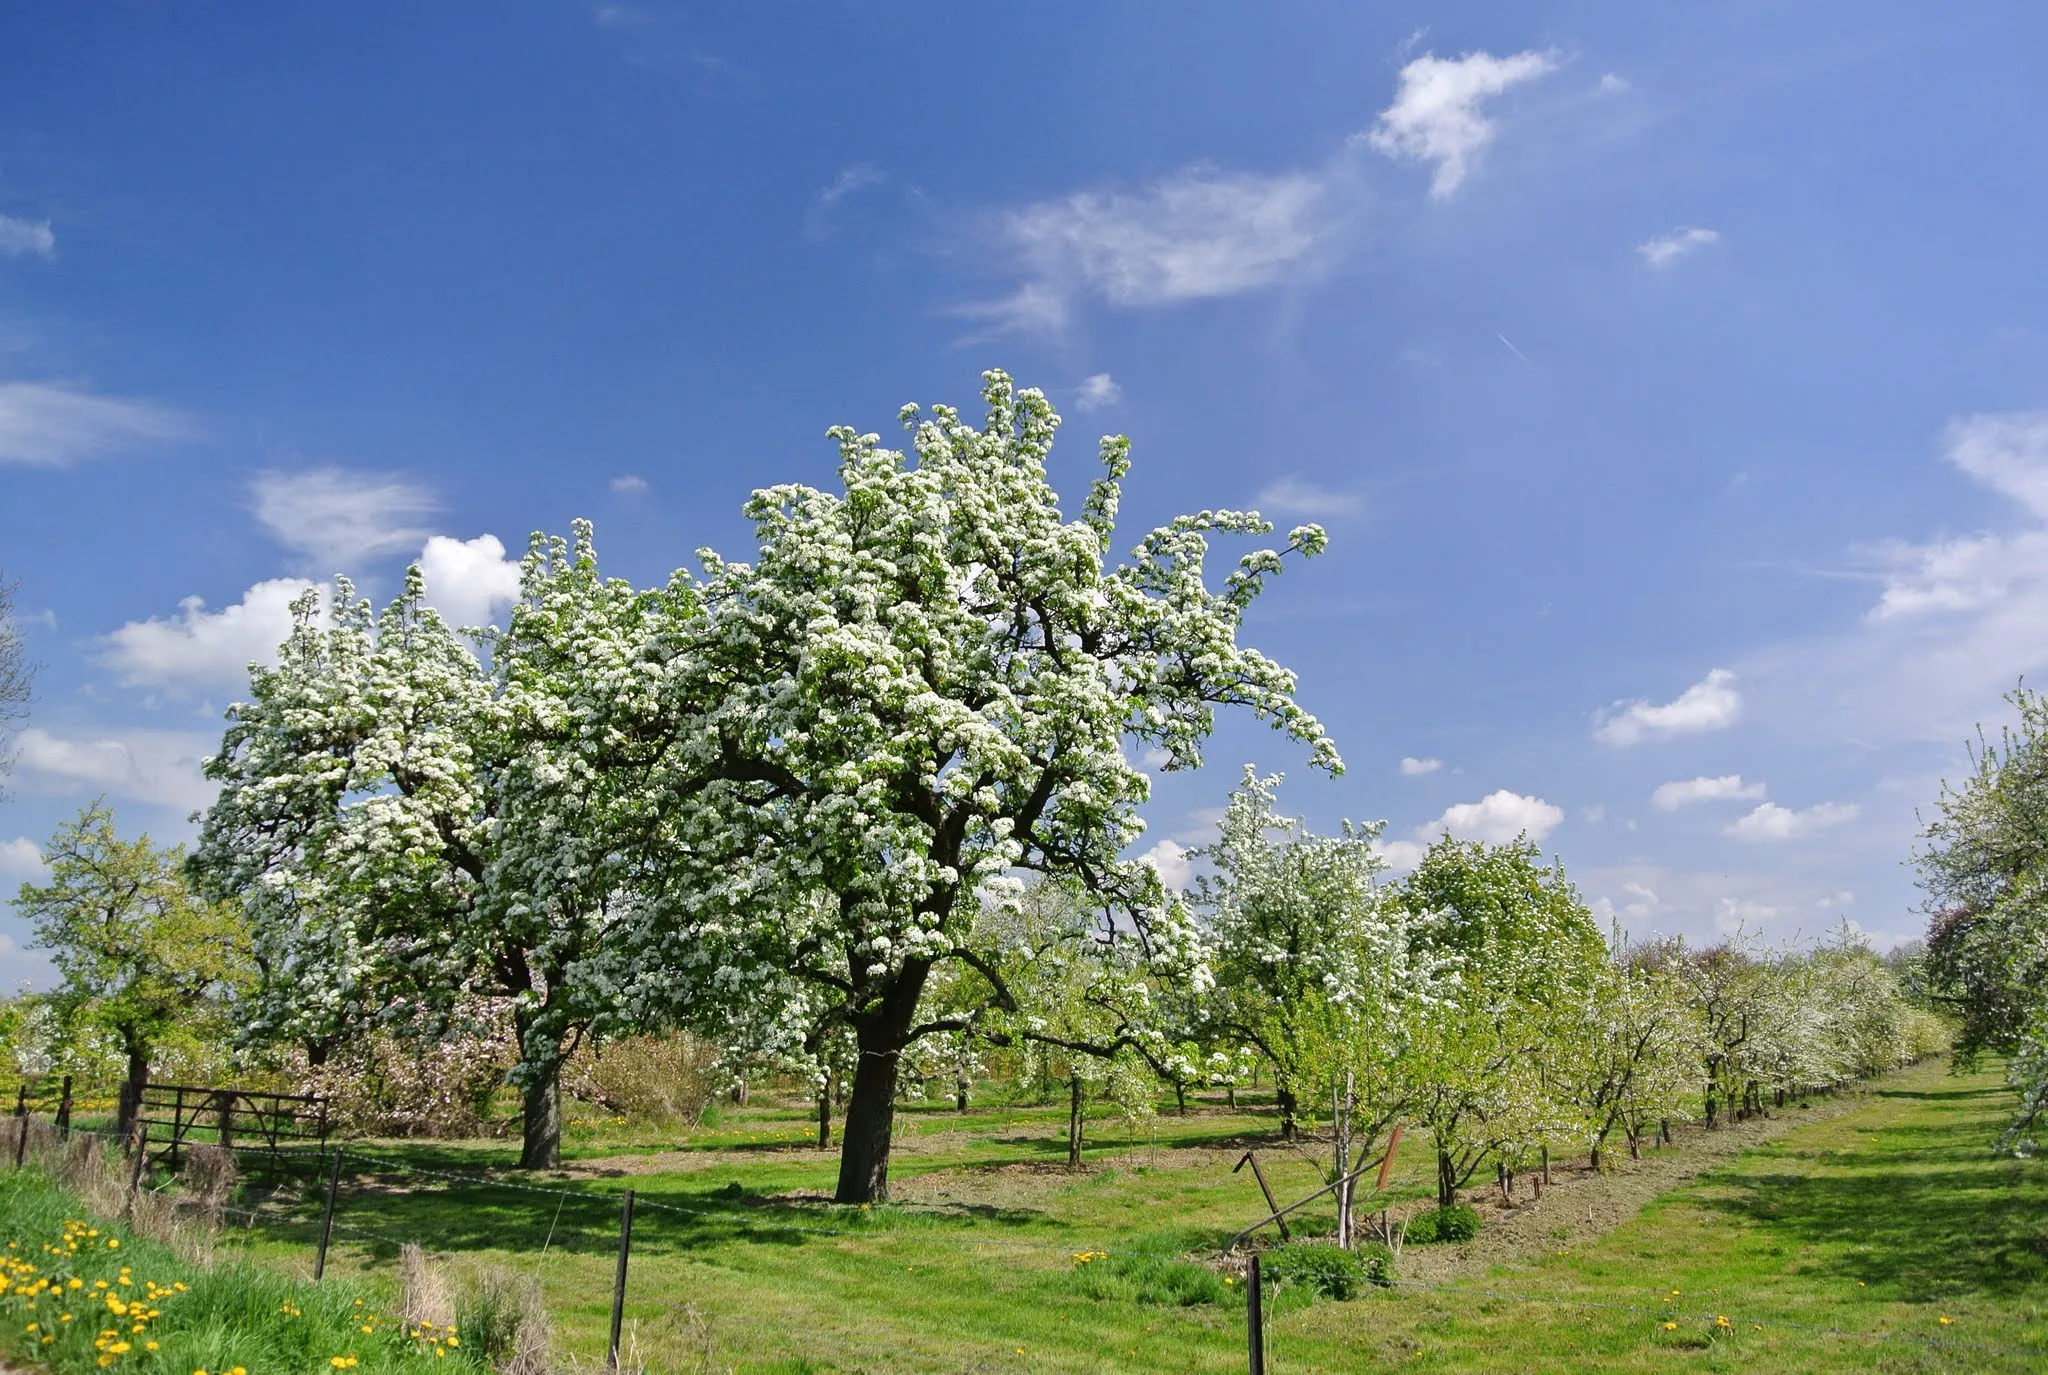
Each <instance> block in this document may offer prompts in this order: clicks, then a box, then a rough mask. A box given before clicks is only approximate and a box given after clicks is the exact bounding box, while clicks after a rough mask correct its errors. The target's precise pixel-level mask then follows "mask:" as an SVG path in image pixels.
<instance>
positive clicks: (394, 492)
mask: <svg viewBox="0 0 2048 1375" xmlns="http://www.w3.org/2000/svg"><path fill="white" fill-rule="evenodd" d="M252 490H253V495H254V497H255V503H256V519H258V520H259V521H261V522H262V523H263V525H264V527H265V528H266V529H268V530H269V531H270V533H271V535H272V536H273V537H274V538H275V539H276V540H277V541H278V543H280V544H282V545H284V546H285V547H286V548H288V549H291V550H294V551H295V552H297V553H299V554H301V555H303V556H304V557H305V559H306V561H307V562H308V564H309V565H310V567H311V569H312V571H313V572H314V573H316V574H317V575H319V576H321V577H326V576H328V575H330V574H334V573H355V572H357V571H358V567H357V566H358V565H359V564H360V563H361V562H362V560H364V559H367V558H371V557H373V556H375V555H378V554H389V553H393V552H395V551H397V550H400V549H406V548H410V547H412V546H414V545H415V544H417V543H418V542H419V541H420V540H422V539H424V538H425V537H426V535H427V530H426V528H425V527H424V526H423V525H421V524H420V523H419V522H421V521H422V520H424V519H425V518H426V517H427V516H430V515H432V514H433V513H434V511H435V510H436V509H437V508H438V506H439V503H438V502H437V501H435V499H434V496H433V493H431V492H429V491H428V490H427V489H426V488H424V487H420V486H417V485H415V484H413V483H410V482H406V481H404V480H403V479H401V478H398V477H394V476H392V475H390V474H379V473H352V472H349V471H347V470H346V469H342V468H312V469H308V470H307V471H305V472H302V473H276V472H266V473H259V474H257V476H256V481H255V484H254V486H253V489H252Z"/></svg>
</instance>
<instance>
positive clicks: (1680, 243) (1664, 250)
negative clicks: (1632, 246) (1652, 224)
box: [1636, 225, 1721, 270]
mask: <svg viewBox="0 0 2048 1375" xmlns="http://www.w3.org/2000/svg"><path fill="white" fill-rule="evenodd" d="M1719 242H1721V233H1720V231H1719V230H1717V229H1698V228H1694V227H1692V226H1690V225H1682V226H1680V227H1679V228H1677V229H1674V230H1672V231H1671V232H1670V233H1668V234H1659V235H1657V236H1655V237H1654V238H1650V239H1645V240H1644V241H1643V242H1642V243H1639V244H1637V245H1636V253H1637V255H1638V256H1640V257H1641V258H1642V260H1643V261H1644V262H1646V263H1648V264H1649V265H1650V266H1651V267H1653V268H1657V269H1659V270H1662V269H1664V268H1667V267H1670V266H1671V265H1672V264H1673V263H1675V262H1677V261H1678V260H1679V259H1680V258H1685V257H1690V256H1691V255H1692V254H1694V253H1697V252H1698V251H1699V250H1701V249H1702V248H1705V247H1707V246H1708V245H1710V244H1717V243H1719Z"/></svg>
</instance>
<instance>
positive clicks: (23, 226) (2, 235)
mask: <svg viewBox="0 0 2048 1375" xmlns="http://www.w3.org/2000/svg"><path fill="white" fill-rule="evenodd" d="M28 253H33V254H35V255H36V256H37V257H40V258H51V257H55V256H56V253H57V235H56V233H55V232H54V231H52V230H51V228H50V222H49V221H48V220H18V219H16V218H14V216H12V215H0V256H4V257H8V258H19V257H21V256H23V255H24V254H28Z"/></svg>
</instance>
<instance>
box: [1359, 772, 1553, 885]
mask: <svg viewBox="0 0 2048 1375" xmlns="http://www.w3.org/2000/svg"><path fill="white" fill-rule="evenodd" d="M1563 821H1564V808H1562V807H1555V806H1552V805H1551V804H1550V803H1548V802H1545V801H1544V800H1543V799H1542V798H1540V797H1524V796H1523V795H1522V794H1520V793H1517V792H1510V791H1509V790H1508V789H1506V788H1500V789H1497V790H1496V791H1494V792H1490V793H1488V794H1487V795H1486V796H1485V797H1482V798H1480V799H1479V800H1478V801H1477V802H1460V803H1458V804H1456V805H1455V806H1451V807H1446V808H1444V812H1443V815H1442V816H1439V817H1437V818H1436V819H1435V820H1434V821H1425V822H1423V823H1422V824H1421V825H1420V826H1417V827H1416V828H1415V829H1414V830H1412V831H1410V832H1409V833H1408V838H1407V839H1403V840H1382V841H1381V842H1379V844H1378V845H1377V846H1376V847H1375V848H1376V849H1378V851H1379V853H1380V855H1381V857H1382V858H1384V859H1385V860H1386V861H1387V863H1388V864H1389V865H1390V866H1391V867H1393V868H1394V869H1396V870H1401V869H1412V868H1414V867H1415V865H1416V864H1417V863H1418V862H1419V861H1420V860H1421V859H1422V855H1423V852H1424V851H1425V850H1427V849H1428V848H1429V845H1430V842H1432V841H1434V840H1435V839H1436V838H1437V837H1439V836H1441V835H1444V834H1446V833H1448V834H1449V835H1451V836H1453V837H1455V838H1456V839H1458V840H1477V841H1482V842H1484V843H1486V844H1488V845H1501V844H1505V843H1506V842H1508V841H1510V840H1513V839H1515V838H1516V837H1517V836H1523V835H1526V836H1527V837H1528V838H1529V839H1530V840H1532V841H1534V842H1535V843H1537V844H1538V845H1541V844H1542V843H1543V842H1544V840H1545V839H1546V838H1548V837H1549V835H1550V833H1551V832H1552V831H1554V830H1556V829H1557V828H1558V826H1559V825H1560V824H1562V823H1563Z"/></svg>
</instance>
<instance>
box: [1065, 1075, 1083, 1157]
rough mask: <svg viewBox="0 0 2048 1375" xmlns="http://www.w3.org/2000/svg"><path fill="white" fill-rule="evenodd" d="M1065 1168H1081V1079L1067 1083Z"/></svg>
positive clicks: (1077, 1077) (1076, 1078)
mask: <svg viewBox="0 0 2048 1375" xmlns="http://www.w3.org/2000/svg"><path fill="white" fill-rule="evenodd" d="M1067 1087H1068V1095H1067V1168H1068V1169H1070V1170H1077V1169H1079V1168H1081V1079H1080V1076H1078V1075H1076V1076H1074V1077H1073V1078H1072V1079H1070V1080H1068V1081H1067Z"/></svg>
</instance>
